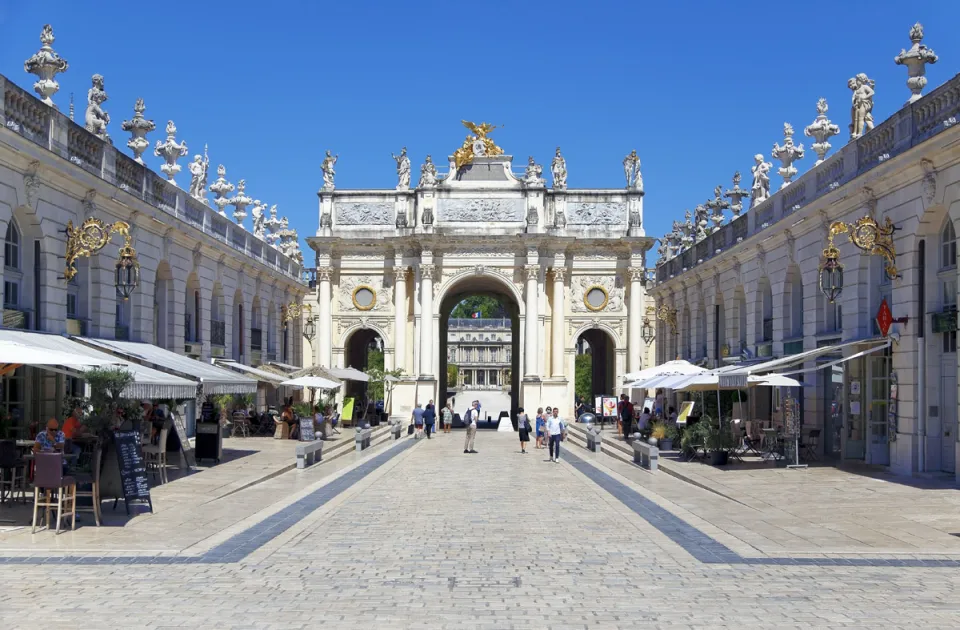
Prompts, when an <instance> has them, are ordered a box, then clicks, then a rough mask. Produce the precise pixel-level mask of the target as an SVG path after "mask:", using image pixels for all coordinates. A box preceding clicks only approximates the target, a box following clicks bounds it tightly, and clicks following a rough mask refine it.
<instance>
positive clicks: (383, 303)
mask: <svg viewBox="0 0 960 630" xmlns="http://www.w3.org/2000/svg"><path fill="white" fill-rule="evenodd" d="M319 272H320V270H319V269H318V270H317V273H318V274H319ZM359 287H370V288H371V289H373V291H374V292H375V293H376V300H375V302H374V305H373V307H372V308H370V310H371V311H386V310H391V309H392V306H391V303H392V301H393V290H392V289H391V288H390V287H386V286H384V282H383V278H382V277H381V276H346V277H341V279H340V312H341V313H351V312H356V311H357V309H356V307H355V306H354V304H353V292H354V291H355V290H356V289H357V288H359Z"/></svg>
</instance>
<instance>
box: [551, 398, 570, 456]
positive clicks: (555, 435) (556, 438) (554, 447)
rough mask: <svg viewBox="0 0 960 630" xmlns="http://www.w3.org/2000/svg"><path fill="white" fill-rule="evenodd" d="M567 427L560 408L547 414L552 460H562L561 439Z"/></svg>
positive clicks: (555, 408)
mask: <svg viewBox="0 0 960 630" xmlns="http://www.w3.org/2000/svg"><path fill="white" fill-rule="evenodd" d="M565 430H566V427H564V425H563V420H561V419H560V409H558V408H557V407H554V408H553V413H551V415H549V416H547V433H549V434H550V461H551V462H559V461H560V440H562V439H563V433H564V431H565Z"/></svg>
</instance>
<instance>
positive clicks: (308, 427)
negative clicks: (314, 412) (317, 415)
mask: <svg viewBox="0 0 960 630" xmlns="http://www.w3.org/2000/svg"><path fill="white" fill-rule="evenodd" d="M315 439H317V436H316V434H315V433H314V432H313V416H303V417H301V418H300V441H301V442H313V441H314V440H315Z"/></svg>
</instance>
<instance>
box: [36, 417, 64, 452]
mask: <svg viewBox="0 0 960 630" xmlns="http://www.w3.org/2000/svg"><path fill="white" fill-rule="evenodd" d="M65 440H66V438H65V437H64V435H63V431H61V430H60V423H59V422H57V419H56V418H50V419H49V420H47V430H46V431H43V432H41V433H38V434H37V440H36V442H34V444H33V452H34V453H40V452H43V453H53V452H56V451H62V450H63V443H64V441H65Z"/></svg>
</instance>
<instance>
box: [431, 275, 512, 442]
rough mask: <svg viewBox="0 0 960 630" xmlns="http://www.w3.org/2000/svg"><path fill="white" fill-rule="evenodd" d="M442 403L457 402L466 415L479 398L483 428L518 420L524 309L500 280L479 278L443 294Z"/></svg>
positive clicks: (458, 411) (459, 411)
mask: <svg viewBox="0 0 960 630" xmlns="http://www.w3.org/2000/svg"><path fill="white" fill-rule="evenodd" d="M439 328H440V330H439V333H440V335H439V336H440V348H439V356H440V365H439V370H438V380H439V383H438V384H439V389H438V391H439V392H440V394H439V398H440V400H438V401H437V404H438V405H444V404H446V403H447V402H452V403H453V409H454V413H455V414H459V415H460V416H461V417H462V416H463V414H464V413H465V412H466V410H467V409H468V408H469V406H470V403H471V402H473V401H474V400H477V401H479V402H480V407H481V418H482V420H483V421H484V422H486V421H487V419H488V418H489V420H490V422H489V423H485V424H484V423H481V424H480V425H479V426H480V427H491V428H492V427H496V426H497V424H498V420H499V418H500V417H501V416H502V415H504V414H506V415H508V417H509V418H510V419H511V421H515V418H516V415H517V408H518V407H519V400H520V376H521V374H520V310H519V306H518V305H517V302H516V300H515V298H514V297H513V296H512V295H510V294H509V293H507V291H506V290H505V289H504V287H502V286H501V285H500V284H499V283H498V282H496V281H495V280H489V279H485V278H477V279H475V280H470V281H469V282H465V283H463V284H462V285H460V286H457V287H454V289H453V290H451V291H450V292H448V293H447V295H446V296H444V298H443V301H442V303H441V304H440V326H439Z"/></svg>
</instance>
